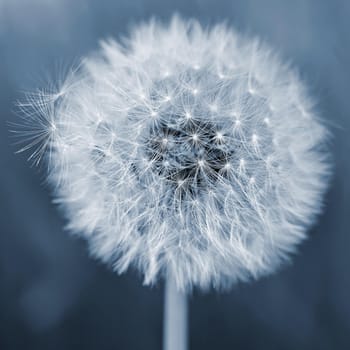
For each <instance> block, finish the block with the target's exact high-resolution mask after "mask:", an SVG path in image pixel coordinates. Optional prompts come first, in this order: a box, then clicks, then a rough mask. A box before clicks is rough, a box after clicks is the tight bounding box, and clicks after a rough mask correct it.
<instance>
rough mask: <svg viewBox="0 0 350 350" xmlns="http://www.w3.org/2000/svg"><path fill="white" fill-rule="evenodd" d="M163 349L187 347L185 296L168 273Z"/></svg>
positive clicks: (174, 349) (180, 349) (182, 349)
mask: <svg viewBox="0 0 350 350" xmlns="http://www.w3.org/2000/svg"><path fill="white" fill-rule="evenodd" d="M163 336H164V338H163V339H164V340H163V350H186V349H187V297H186V294H185V292H183V291H179V290H178V289H177V286H176V283H175V279H174V276H173V275H172V274H171V273H168V276H167V279H166V285H165V300H164V335H163Z"/></svg>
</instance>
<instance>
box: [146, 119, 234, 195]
mask: <svg viewBox="0 0 350 350" xmlns="http://www.w3.org/2000/svg"><path fill="white" fill-rule="evenodd" d="M173 117H174V116H173ZM170 119H177V120H181V118H180V117H179V118H170ZM146 143H147V145H146V154H147V157H148V158H149V160H151V162H152V170H153V171H154V172H156V173H157V174H158V175H159V176H160V177H161V178H163V179H166V181H169V182H170V183H171V184H173V185H174V186H175V187H176V188H183V189H184V190H188V191H189V192H191V193H197V192H199V191H202V190H205V187H206V186H207V185H208V183H214V182H215V181H217V179H218V178H219V177H220V176H223V177H225V170H227V164H229V161H230V158H231V157H232V155H233V151H232V150H230V149H229V147H228V146H227V145H226V144H225V142H224V141H223V136H222V133H221V132H220V130H218V127H217V126H216V125H214V124H213V123H212V122H209V121H203V120H199V119H194V118H191V119H187V120H186V121H183V119H182V122H181V123H170V122H169V123H167V122H165V121H160V122H159V123H157V124H155V125H153V126H152V127H151V128H150V131H149V138H148V141H147V142H146Z"/></svg>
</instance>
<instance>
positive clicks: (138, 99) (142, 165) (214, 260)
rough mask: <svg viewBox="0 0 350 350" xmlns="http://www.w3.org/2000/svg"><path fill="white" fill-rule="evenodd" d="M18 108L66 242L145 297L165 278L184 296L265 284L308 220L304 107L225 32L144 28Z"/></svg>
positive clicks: (310, 197)
mask: <svg viewBox="0 0 350 350" xmlns="http://www.w3.org/2000/svg"><path fill="white" fill-rule="evenodd" d="M29 102H30V107H31V108H34V110H35V111H36V112H38V111H39V113H36V117H35V118H34V120H35V121H34V122H35V123H36V124H35V125H36V128H37V130H33V129H32V130H33V133H31V134H29V135H28V136H29V137H30V138H32V139H31V140H32V142H31V143H33V144H34V143H36V142H38V145H39V148H38V149H37V151H36V153H34V156H35V157H37V158H40V157H41V156H42V154H43V152H44V151H45V150H47V153H46V154H47V158H48V164H49V168H50V175H49V178H50V180H51V182H52V183H53V184H54V185H55V189H56V198H57V202H58V203H60V204H61V205H62V207H64V209H65V212H66V214H67V217H68V220H69V229H70V230H71V231H72V232H74V233H79V235H81V236H83V237H85V238H86V239H87V240H88V242H89V246H90V249H91V253H92V254H93V255H94V256H96V257H98V258H100V259H101V260H103V261H104V262H106V263H108V264H110V265H111V266H112V267H113V269H115V270H116V271H118V272H119V273H121V272H124V271H125V270H126V269H127V268H128V267H130V266H133V267H136V268H137V269H138V270H139V271H140V272H141V273H142V274H143V276H144V283H145V284H150V283H154V282H155V281H156V280H157V279H158V277H159V276H161V275H164V274H165V273H166V271H167V270H168V269H171V270H172V273H173V275H174V276H175V278H176V283H177V285H178V287H179V288H182V289H185V290H189V289H191V287H192V286H199V287H201V288H206V287H209V286H214V287H216V288H217V287H227V286H230V285H232V284H233V283H234V282H236V281H238V280H247V279H249V278H251V277H254V278H256V277H259V276H261V275H264V274H267V273H270V272H273V271H274V270H275V269H276V268H277V267H278V266H279V265H280V263H281V262H282V261H283V260H285V259H286V258H287V255H288V254H289V253H291V252H293V251H294V250H295V246H296V245H297V244H298V243H299V242H300V241H301V240H303V239H304V238H305V230H306V228H307V227H308V226H309V225H310V224H311V223H312V221H313V219H314V217H315V214H317V213H318V212H319V210H320V207H321V205H320V199H321V195H322V194H323V192H324V190H325V187H326V184H327V173H328V165H327V159H326V158H327V152H325V151H324V141H325V138H326V135H327V132H326V130H325V128H324V126H323V125H322V124H321V123H320V121H319V120H318V119H317V117H316V116H315V114H314V111H313V101H312V100H310V98H309V96H308V93H307V91H306V90H305V87H304V86H303V84H302V83H301V81H300V79H299V77H298V75H297V74H296V72H295V71H293V70H291V68H290V67H289V66H288V65H286V64H283V63H281V61H280V59H279V58H278V57H277V56H276V55H275V54H274V53H272V52H271V51H270V49H269V48H268V47H266V46H265V45H263V44H261V43H260V42H259V41H258V40H255V39H254V40H252V39H249V38H245V37H242V36H240V35H238V34H237V33H236V32H235V31H233V30H232V29H230V28H228V27H227V26H225V25H215V26H213V27H211V28H209V29H205V28H203V27H201V25H200V24H199V23H198V22H196V21H184V20H182V19H180V18H179V17H174V18H173V19H172V20H171V22H170V24H168V25H163V24H161V23H159V22H157V21H155V20H151V21H149V22H148V23H146V24H143V25H140V26H137V27H136V28H134V29H133V30H132V32H131V34H130V35H129V36H128V37H127V38H124V39H123V40H122V41H121V42H115V41H113V40H110V41H106V42H103V43H102V44H101V49H100V51H98V52H96V54H95V55H92V56H90V57H88V58H86V59H85V60H84V61H83V63H82V66H81V67H80V68H79V69H78V70H76V71H74V72H72V73H71V74H70V75H69V76H68V77H67V80H66V81H65V82H64V83H63V84H62V85H61V86H60V88H59V90H58V91H56V92H54V93H50V94H45V93H41V94H39V96H36V97H35V98H33V97H32V98H31V100H30V101H29ZM29 114H30V115H29V119H28V122H29V124H30V125H33V122H32V119H33V118H32V115H31V113H29ZM38 115H39V118H38ZM27 118H28V116H27Z"/></svg>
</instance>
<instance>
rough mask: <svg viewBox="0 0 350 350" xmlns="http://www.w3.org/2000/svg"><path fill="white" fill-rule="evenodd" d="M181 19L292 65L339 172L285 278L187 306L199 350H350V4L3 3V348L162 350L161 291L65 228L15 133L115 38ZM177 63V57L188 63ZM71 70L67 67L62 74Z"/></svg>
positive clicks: (331, 0)
mask: <svg viewBox="0 0 350 350" xmlns="http://www.w3.org/2000/svg"><path fill="white" fill-rule="evenodd" d="M175 10H176V11H178V12H180V13H181V14H183V15H185V16H187V17H188V16H193V17H196V18H199V19H200V20H201V21H202V22H203V23H205V24H208V23H212V22H213V21H216V20H221V19H225V20H227V21H228V23H230V24H233V25H234V26H235V27H236V28H238V29H239V30H242V31H244V32H248V33H251V34H258V35H259V36H261V37H262V38H263V39H265V40H266V41H267V42H269V43H270V44H271V45H273V46H275V47H276V48H278V50H279V51H281V52H282V54H283V55H284V56H285V57H288V58H291V59H292V61H293V62H294V64H295V65H296V66H298V67H299V69H300V72H301V73H302V76H303V77H304V78H305V80H307V81H308V83H309V85H310V86H311V90H312V92H313V94H314V95H316V96H318V98H319V106H318V108H319V111H320V113H321V114H322V116H323V117H324V118H325V119H326V120H327V121H329V124H330V125H331V128H332V132H333V134H334V139H333V142H332V146H331V147H332V151H333V154H334V163H335V175H334V178H333V181H332V185H331V188H330V191H329V192H328V194H327V196H326V206H325V211H324V213H323V215H321V216H320V220H319V223H318V224H317V225H316V226H315V227H314V228H313V229H312V230H311V231H310V239H309V240H308V241H307V242H306V243H305V244H303V245H302V246H301V248H300V252H299V254H298V255H297V256H295V258H294V259H293V264H292V265H291V266H287V267H286V268H285V269H283V270H282V271H281V272H279V273H278V274H275V275H273V276H271V277H268V278H265V279H263V280H260V281H259V282H257V283H252V284H246V285H240V286H238V287H237V288H235V289H234V290H233V291H232V292H230V293H228V294H225V295H217V294H215V293H210V294H206V295H201V294H200V293H195V295H194V296H193V297H192V298H191V300H190V348H191V349H193V350H195V349H201V350H205V349H245V350H249V349H259V350H263V349H269V350H273V349H298V350H300V349H307V350H312V349H317V350H322V349H336V350H338V349H349V348H350V272H349V268H350V235H349V228H350V210H349V204H350V185H349V184H350V162H349V153H350V136H349V128H350V119H349V118H350V116H349V114H350V88H349V86H350V39H349V38H350V25H349V21H350V20H349V18H350V2H349V1H346V0H344V1H341V0H323V1H321V0H300V1H295V0H293V1H289V0H286V1H281V0H280V1H278V0H275V1H274V0H268V1H261V0H240V1H232V0H221V1H220V0H216V1H215V0H178V1H173V2H171V1H168V0H99V1H97V0H74V1H73V0H0V118H1V125H0V196H1V197H0V349H5V350H7V349H35V350H41V349H53V350H55V349H58V350H62V349H67V350H69V349H87V350H89V349H119V350H123V349H142V350H144V349H151V350H153V349H161V339H162V301H163V296H162V291H163V285H162V284H161V283H160V284H159V285H158V286H156V287H154V288H153V289H150V288H146V287H143V286H142V285H141V283H140V279H139V278H138V276H137V275H136V274H135V273H128V274H126V275H124V276H121V277H119V276H117V275H115V274H113V273H112V272H111V271H109V270H108V269H107V268H106V267H105V266H102V265H101V264H100V263H98V262H96V261H94V260H92V259H90V258H89V257H88V255H87V249H86V246H85V243H84V242H82V241H80V240H77V239H74V238H72V237H69V236H68V234H67V233H66V232H64V231H63V229H62V227H63V225H64V222H63V220H62V219H61V217H60V214H59V213H58V211H57V210H56V209H55V207H54V206H53V205H52V204H51V200H50V193H49V189H48V188H47V187H45V186H43V178H44V176H43V173H40V172H39V171H38V170H37V169H34V168H30V167H29V164H28V163H27V162H26V158H25V156H24V155H14V151H15V149H16V148H15V147H14V146H11V139H10V138H9V132H8V127H7V126H6V122H8V121H10V122H14V121H16V120H17V119H18V118H17V117H16V116H15V115H14V113H13V110H14V109H15V108H14V102H15V101H16V100H17V99H19V98H22V95H21V92H22V91H23V90H34V89H35V88H37V87H43V86H44V84H45V82H46V81H47V79H46V78H47V77H51V78H52V77H55V76H58V75H59V74H60V73H61V72H62V67H63V68H65V67H69V66H70V64H72V63H76V62H77V61H78V60H79V58H80V57H82V56H84V55H86V54H87V53H89V52H90V51H91V50H93V49H96V47H97V42H98V40H99V39H101V38H105V37H106V36H115V35H119V34H121V33H125V32H126V31H127V29H128V27H129V26H130V24H131V23H135V22H137V21H138V20H140V19H147V18H149V17H150V16H151V15H157V16H159V17H160V18H169V16H170V15H171V14H172V13H173V12H174V11H175ZM180 54H181V53H180ZM63 70H64V69H63Z"/></svg>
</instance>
